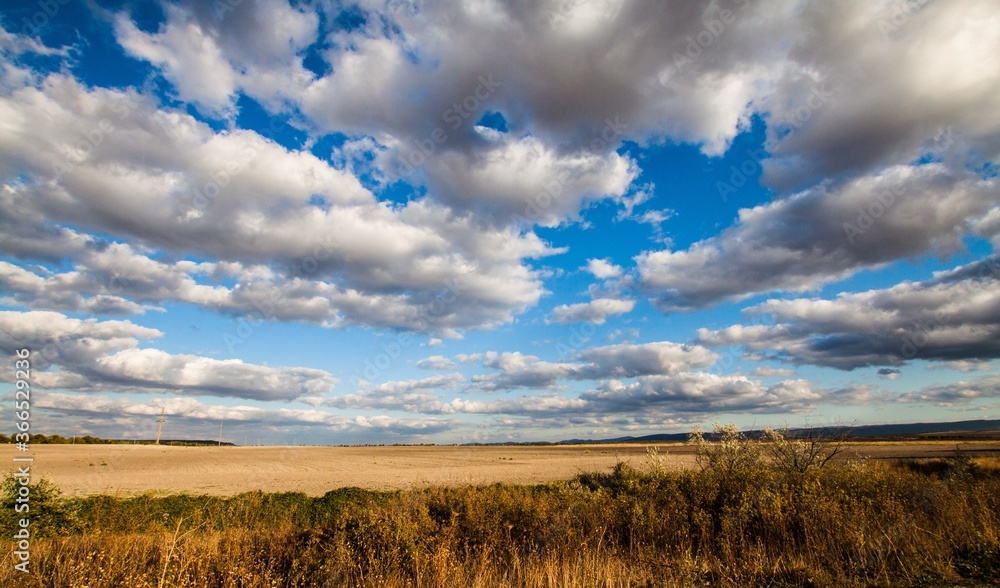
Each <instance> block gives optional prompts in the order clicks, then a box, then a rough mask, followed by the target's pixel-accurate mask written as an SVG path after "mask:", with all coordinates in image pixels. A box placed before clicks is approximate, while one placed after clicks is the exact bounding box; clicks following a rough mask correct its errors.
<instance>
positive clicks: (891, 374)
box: [878, 368, 903, 380]
mask: <svg viewBox="0 0 1000 588" xmlns="http://www.w3.org/2000/svg"><path fill="white" fill-rule="evenodd" d="M902 373H903V372H901V371H900V370H897V369H895V368H881V369H880V370H879V371H878V377H880V378H882V379H885V380H895V379H896V378H898V377H899V376H900V375H902Z"/></svg>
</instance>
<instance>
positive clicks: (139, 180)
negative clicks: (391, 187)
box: [0, 75, 552, 331]
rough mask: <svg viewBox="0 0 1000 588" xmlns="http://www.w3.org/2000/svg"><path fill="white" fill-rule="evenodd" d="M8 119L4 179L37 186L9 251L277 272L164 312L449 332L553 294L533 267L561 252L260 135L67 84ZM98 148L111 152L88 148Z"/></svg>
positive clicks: (8, 191)
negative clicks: (135, 249)
mask: <svg viewBox="0 0 1000 588" xmlns="http://www.w3.org/2000/svg"><path fill="white" fill-rule="evenodd" d="M0 112H2V113H3V116H4V120H6V121H7V123H8V127H7V129H8V132H5V133H4V135H3V137H0V153H2V154H3V158H2V163H0V174H2V176H3V177H5V178H14V177H19V176H20V177H24V176H27V177H31V178H32V179H33V181H32V182H30V183H20V182H8V183H7V184H6V185H5V188H4V191H3V192H2V193H0V210H3V211H5V212H4V215H3V216H4V217H5V218H14V217H19V218H20V219H21V222H20V223H19V225H18V226H17V227H16V228H15V230H14V231H13V233H12V234H10V235H7V236H5V237H4V238H3V240H2V241H0V244H3V245H4V246H6V247H8V250H7V252H8V253H10V254H13V255H16V256H33V255H41V254H48V255H58V252H57V248H56V247H54V243H48V244H47V243H46V242H47V241H49V239H50V237H52V236H53V235H56V236H57V237H58V238H59V239H61V240H62V241H66V242H68V243H69V244H70V245H72V247H71V248H70V249H69V250H67V251H66V252H65V253H63V256H68V257H69V258H70V259H72V258H73V256H74V254H77V255H79V253H80V252H82V251H85V250H86V249H87V246H88V242H90V241H93V238H92V237H90V236H89V235H88V234H86V233H80V232H78V231H79V230H80V229H82V228H87V229H90V230H93V231H99V232H108V233H111V234H115V235H119V236H121V237H122V238H131V239H135V240H137V241H141V242H142V243H145V244H149V245H152V246H156V247H160V248H162V249H163V250H164V251H169V252H171V253H173V254H175V255H190V256H202V257H203V256H207V257H209V258H212V259H214V260H217V261H218V262H220V263H221V262H226V263H240V264H246V265H255V266H261V265H263V266H270V267H271V268H273V275H270V276H263V275H260V276H257V278H255V279H245V280H240V282H239V283H237V284H236V286H235V287H232V288H231V290H232V291H231V292H229V293H226V292H223V291H221V290H218V288H213V287H211V285H210V284H203V283H201V282H199V283H197V284H195V283H192V281H191V280H190V279H188V278H185V277H184V276H182V275H175V276H174V277H172V278H171V281H172V283H173V285H174V291H171V292H168V291H167V289H164V290H163V291H162V295H161V296H159V297H157V296H152V295H149V296H147V297H146V300H148V301H150V302H153V303H155V302H156V299H157V298H159V299H160V300H166V299H189V298H190V296H191V295H192V294H194V295H195V297H196V298H202V300H200V301H198V300H191V301H192V302H195V303H198V304H205V305H206V306H209V307H212V308H216V306H213V305H214V304H218V307H222V308H231V309H234V310H236V311H243V312H260V309H261V308H270V309H274V311H273V316H274V318H281V319H285V320H303V321H310V322H317V323H322V324H328V325H339V324H362V325H374V326H384V327H404V328H409V329H417V330H427V331H434V330H441V331H443V330H445V329H456V328H470V327H483V326H492V325H497V324H502V323H503V322H506V321H509V320H510V319H511V318H512V316H513V315H514V314H515V313H517V312H520V311H521V310H523V309H525V308H527V307H529V306H531V305H533V304H535V303H536V302H537V300H538V299H539V298H540V296H541V295H542V292H543V289H542V285H541V278H540V276H539V275H538V273H537V272H536V271H533V270H531V269H529V268H528V267H526V265H525V264H524V263H523V260H524V259H526V258H531V257H538V256H544V255H547V254H549V253H551V252H552V251H551V250H550V249H549V248H548V247H547V245H546V244H545V243H544V242H542V241H541V240H540V239H538V238H537V236H535V235H534V234H532V233H527V234H523V233H520V232H519V231H517V230H515V229H511V228H493V229H490V228H487V227H484V226H483V225H482V223H480V222H479V221H478V220H477V219H475V218H473V217H470V216H468V215H462V216H460V215H456V214H454V213H452V212H451V211H449V210H448V209H444V208H441V207H440V206H439V205H436V204H434V203H432V202H429V201H427V200H420V201H414V202H411V203H410V204H409V205H406V206H402V207H391V206H388V205H386V204H384V203H381V202H379V201H378V200H377V199H376V198H375V197H374V195H373V194H372V193H371V192H369V191H368V190H367V189H365V188H364V187H363V186H362V185H361V184H360V182H359V181H358V180H357V178H355V177H354V176H352V175H350V174H348V173H346V172H344V171H341V170H337V169H334V168H332V167H330V166H329V165H328V164H326V163H324V162H322V161H320V160H319V159H317V158H316V157H315V156H314V155H312V154H310V153H308V152H301V151H289V150H287V149H285V148H283V147H280V146H278V145H277V144H276V143H273V142H270V141H268V140H266V139H265V138H264V137H261V136H260V135H258V134H257V133H255V132H252V131H245V130H237V131H234V132H231V133H226V132H223V133H215V132H213V131H212V130H211V129H210V128H209V127H208V126H207V125H204V124H203V123H200V122H198V121H196V120H195V119H194V118H192V117H190V116H188V115H186V114H181V113H179V112H172V111H164V110H158V109H156V108H155V107H154V106H153V105H152V104H151V103H149V102H148V101H147V100H146V99H144V98H142V97H140V96H138V95H136V94H134V93H122V92H118V91H114V90H104V89H88V88H85V87H83V86H82V85H80V84H79V83H78V82H76V81H75V80H72V79H69V78H66V77H64V76H60V75H52V76H49V77H48V78H47V79H46V80H45V81H44V84H43V86H42V87H38V88H36V87H26V88H23V89H21V90H18V91H16V92H14V93H13V94H12V95H10V96H5V97H0ZM95 133H96V134H95ZM88 136H94V137H98V138H99V140H97V139H95V140H94V141H92V142H90V141H82V142H81V141H80V140H79V137H88ZM53 157H55V159H54V160H53V159H52V158H53ZM317 201H320V202H321V203H322V204H321V205H317V204H316V203H317ZM14 211H17V212H16V213H15V212H14ZM8 213H9V214H8ZM69 224H72V225H73V226H74V227H77V228H78V229H76V230H71V229H68V228H66V225H69ZM74 238H75V239H76V240H77V241H80V242H79V243H74V242H73V239H74ZM116 251H117V252H118V254H120V256H122V257H124V256H128V255H127V253H128V252H124V251H123V248H122V247H117V248H112V251H110V252H105V253H104V254H103V257H104V260H105V261H107V260H108V259H109V258H110V257H112V254H113V253H115V252H116ZM93 256H94V254H91V257H92V258H93ZM131 257H132V258H133V259H132V261H130V262H129V263H133V262H135V263H133V265H135V264H137V263H138V262H137V260H135V259H134V256H131ZM82 261H88V260H87V259H83V260H82ZM147 265H151V262H150V263H149V264H147ZM106 269H107V268H104V269H102V271H105V270H106ZM156 269H158V270H159V271H160V273H163V272H172V273H174V274H177V273H178V272H179V271H180V272H183V271H185V270H187V269H191V270H192V271H194V270H196V269H197V268H196V264H187V265H184V264H175V265H174V267H173V268H167V267H159V268H156ZM105 273H106V271H105ZM188 273H190V272H188ZM60 279H64V280H65V279H66V276H63V278H60ZM81 279H84V278H81ZM84 281H87V280H86V279H84ZM203 281H204V280H203ZM141 282H142V281H141V280H136V281H135V283H136V284H139V283H141ZM48 283H49V284H53V282H51V281H50V282H48ZM200 286H206V287H200ZM216 286H217V284H216ZM26 287H28V289H29V290H30V287H29V286H26ZM91 289H92V290H95V294H97V293H98V292H96V287H94V288H91ZM199 290H200V291H201V293H198V294H196V292H197V291H199ZM103 294H105V295H106V294H107V293H106V292H105V293H103ZM126 294H127V293H122V292H119V293H117V295H119V296H125V295H126ZM23 295H24V296H27V293H24V294H23ZM220 298H225V300H222V301H221V303H220V300H219V299H220ZM72 306H73V304H71V303H68V302H63V303H61V305H60V303H55V302H52V303H51V304H49V307H58V308H64V309H70V308H72ZM77 306H78V307H81V308H83V307H85V305H84V304H83V303H79V304H77ZM285 308H288V309H290V312H288V313H285V314H282V313H281V312H280V311H281V309H285ZM119 310H121V311H128V310H133V311H134V310H136V309H135V308H134V307H129V308H124V307H122V308H120V309H119Z"/></svg>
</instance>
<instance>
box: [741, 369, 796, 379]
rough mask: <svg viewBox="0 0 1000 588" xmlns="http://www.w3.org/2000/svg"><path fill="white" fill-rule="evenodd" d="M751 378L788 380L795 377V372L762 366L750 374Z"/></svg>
mask: <svg viewBox="0 0 1000 588" xmlns="http://www.w3.org/2000/svg"><path fill="white" fill-rule="evenodd" d="M750 375H751V376H754V377H757V378H777V377H782V378H786V377H789V376H794V375H795V370H788V369H782V368H773V367H769V366H761V367H759V368H757V369H755V370H754V371H753V372H751V373H750Z"/></svg>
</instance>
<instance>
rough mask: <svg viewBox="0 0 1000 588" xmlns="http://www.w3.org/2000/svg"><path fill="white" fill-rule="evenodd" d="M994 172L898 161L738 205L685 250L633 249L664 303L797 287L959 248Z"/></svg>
mask: <svg viewBox="0 0 1000 588" xmlns="http://www.w3.org/2000/svg"><path fill="white" fill-rule="evenodd" d="M997 189H998V183H997V179H996V178H981V177H979V176H978V175H975V174H972V173H970V172H961V173H960V172H953V171H952V170H950V169H949V168H948V167H947V166H945V165H943V164H925V165H900V166H895V167H892V168H889V169H886V170H883V171H881V172H879V173H877V174H876V175H872V176H863V177H860V178H856V179H853V180H850V181H848V182H845V183H843V184H840V185H833V186H828V185H826V184H821V185H819V186H817V187H814V188H810V189H808V190H805V191H803V192H800V193H798V194H795V195H794V196H791V197H789V198H787V199H782V200H777V201H775V202H772V203H769V204H764V205H760V206H757V207H755V208H752V209H743V210H740V214H739V220H738V222H737V224H735V225H733V226H732V227H730V228H728V229H726V230H725V231H723V232H722V233H721V234H720V235H718V236H716V237H711V238H709V239H706V240H704V241H699V242H697V243H695V244H694V245H692V246H691V247H689V248H688V249H686V250H681V251H670V250H664V251H655V252H645V253H643V254H641V255H639V256H638V257H637V258H636V264H637V268H638V274H639V282H640V285H641V287H642V288H643V289H644V290H645V291H646V292H649V293H651V294H653V295H654V296H655V299H654V301H655V302H656V303H657V304H658V305H659V307H660V308H662V309H663V310H664V311H674V310H682V309H690V308H700V307H705V306H709V305H712V304H716V303H718V302H721V301H725V300H739V299H742V298H746V297H748V296H751V295H753V294H758V293H763V292H770V291H775V290H791V291H803V290H811V289H816V288H818V287H820V286H822V285H823V284H826V283H829V282H831V281H834V280H838V279H842V278H845V277H848V276H850V275H852V274H854V273H856V272H858V271H860V270H861V269H864V268H873V267H878V266H881V265H883V264H886V263H889V262H892V261H895V260H897V259H900V258H906V257H912V256H916V255H920V254H924V253H929V252H933V253H936V254H939V255H945V254H948V253H953V252H955V251H958V250H961V248H962V245H961V238H962V236H963V235H965V234H966V232H967V230H968V223H969V222H970V221H972V220H973V219H976V218H978V217H979V216H981V215H982V214H984V213H985V212H986V211H987V210H988V209H989V208H990V207H991V206H992V205H993V204H994V203H995V201H996V193H997Z"/></svg>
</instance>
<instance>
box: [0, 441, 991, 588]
mask: <svg viewBox="0 0 1000 588" xmlns="http://www.w3.org/2000/svg"><path fill="white" fill-rule="evenodd" d="M50 490H51V489H50ZM46 501H47V503H46V504H38V508H40V509H41V508H49V509H51V516H49V517H48V518H47V519H45V521H44V524H41V523H40V524H39V525H38V526H37V527H36V529H35V530H36V532H38V533H40V534H41V535H46V534H48V535H49V536H48V537H38V538H36V539H35V540H34V541H33V543H32V566H33V570H34V572H33V573H32V574H31V575H30V576H28V577H25V576H24V575H23V574H20V573H18V572H15V571H14V570H13V563H14V562H13V560H12V557H11V555H10V553H11V544H10V542H9V541H6V543H4V542H0V548H2V549H3V552H4V554H5V556H4V559H3V562H2V564H0V585H3V586H26V587H27V586H46V587H47V586H52V587H59V588H63V587H81V588H82V587H84V586H86V587H88V588H109V587H112V586H126V587H140V586H141V587H157V588H159V587H166V586H170V587H182V586H184V587H188V586H190V587H192V588H193V587H199V588H201V587H227V588H228V587H233V588H235V587H258V586H260V587H272V586H297V587H298V586H301V587H306V586H317V587H327V586H329V587H338V588H339V587H342V586H359V587H360V586H364V587H385V588H391V587H400V588H402V587H413V588H425V587H427V588H430V587H452V586H482V587H504V586H511V587H514V586H517V587H522V586H523V587H555V586H566V587H576V586H578V587H581V588H583V587H594V586H602V587H605V586H606V587H639V586H647V587H652V586H734V587H735V586H940V585H944V584H947V583H963V585H970V584H968V583H969V582H975V583H978V584H975V585H985V584H988V583H996V582H998V580H1000V563H998V562H1000V470H998V468H997V460H996V459H977V460H973V459H971V458H966V457H961V456H959V457H957V458H955V459H951V460H933V461H927V460H924V461H923V462H915V461H911V462H906V463H899V464H886V463H875V462H863V461H853V462H845V463H834V464H831V465H829V466H828V467H823V468H816V469H811V470H809V471H806V472H794V471H788V470H786V469H782V468H780V467H774V466H772V465H768V464H767V463H763V462H760V463H749V464H747V465H746V467H741V468H739V469H736V470H732V471H730V470H725V471H723V470H715V469H711V468H708V469H706V470H703V471H679V472H678V471H669V470H659V471H656V470H652V471H649V472H645V473H641V472H639V471H637V470H635V469H633V468H632V467H630V466H628V465H625V464H622V465H620V466H618V467H616V468H615V470H614V471H612V472H611V473H604V474H591V475H582V476H578V477H577V478H576V479H574V480H573V481H570V482H566V483H556V484H546V485H535V486H517V485H505V484H496V485H490V486H464V487H453V488H444V487H442V488H428V489H420V490H408V491H397V492H369V491H362V490H358V489H342V490H338V491H334V492H331V493H328V494H327V495H325V496H323V497H309V496H307V495H305V494H301V493H286V494H263V493H259V492H258V493H249V494H243V495H239V496H235V497H230V498H220V497H205V496H202V497H195V496H165V497H162V496H161V497H156V496H152V495H146V496H139V497H129V498H117V497H108V496H96V497H86V498H69V499H66V498H60V497H58V496H56V495H55V494H53V493H50V495H49V496H48V497H47V498H46ZM4 508H5V509H7V506H4ZM5 512H9V510H5ZM4 516H7V517H8V518H5V519H2V521H0V522H2V524H3V529H2V533H3V536H4V537H10V536H11V534H12V532H11V529H10V524H11V521H10V520H9V516H8V515H4Z"/></svg>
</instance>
